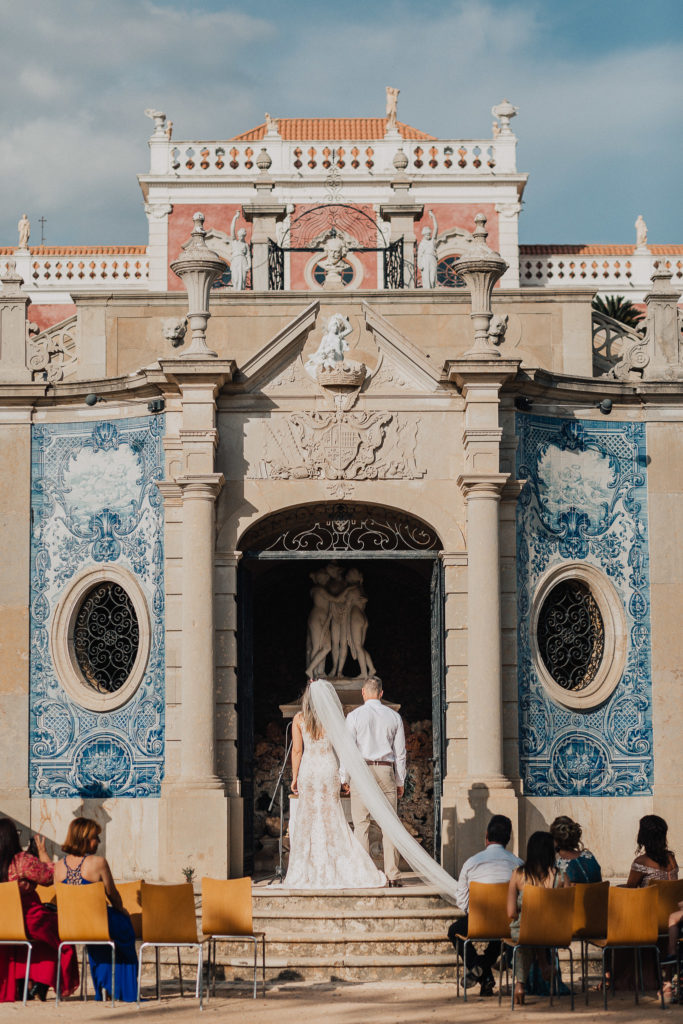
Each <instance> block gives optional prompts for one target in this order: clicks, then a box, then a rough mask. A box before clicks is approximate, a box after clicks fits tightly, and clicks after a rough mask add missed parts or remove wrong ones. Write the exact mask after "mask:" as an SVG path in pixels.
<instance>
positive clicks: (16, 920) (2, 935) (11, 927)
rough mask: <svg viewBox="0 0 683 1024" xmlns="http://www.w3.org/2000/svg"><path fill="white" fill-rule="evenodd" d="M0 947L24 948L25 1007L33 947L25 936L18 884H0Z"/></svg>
mask: <svg viewBox="0 0 683 1024" xmlns="http://www.w3.org/2000/svg"><path fill="white" fill-rule="evenodd" d="M0 946H26V977H25V979H24V1006H26V999H27V996H28V982H29V972H30V970H31V953H32V952H33V945H32V944H31V943H30V942H29V941H28V938H27V936H26V927H25V925H24V911H23V910H22V907H21V893H20V892H19V883H18V882H0Z"/></svg>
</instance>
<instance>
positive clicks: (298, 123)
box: [230, 117, 436, 142]
mask: <svg viewBox="0 0 683 1024" xmlns="http://www.w3.org/2000/svg"><path fill="white" fill-rule="evenodd" d="M275 120H276V121H277V125H278V131H279V133H280V136H281V138H283V139H285V140H286V141H287V142H308V141H311V142H318V141H319V142H342V141H347V142H363V141H370V140H376V139H383V138H384V132H385V130H386V124H387V119H386V117H279V118H276V119H275ZM397 127H398V130H399V132H400V134H401V135H402V136H403V138H404V139H435V138H436V136H435V135H428V134H427V132H421V131H420V129H419V128H413V127H412V126H411V125H409V124H404V123H403V121H397ZM265 134H266V125H265V122H264V123H263V124H259V125H257V126H256V128H251V129H250V130H249V131H248V132H241V133H240V134H239V135H235V136H233V138H232V139H231V140H230V141H231V142H256V141H257V140H259V139H262V138H264V137H265Z"/></svg>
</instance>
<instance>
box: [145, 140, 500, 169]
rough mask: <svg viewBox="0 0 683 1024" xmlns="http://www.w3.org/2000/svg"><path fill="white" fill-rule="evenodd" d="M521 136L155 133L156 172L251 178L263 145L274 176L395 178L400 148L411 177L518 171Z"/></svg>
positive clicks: (152, 145) (153, 164) (152, 143)
mask: <svg viewBox="0 0 683 1024" xmlns="http://www.w3.org/2000/svg"><path fill="white" fill-rule="evenodd" d="M515 145H516V139H515V137H514V136H513V135H512V134H510V135H508V136H500V137H499V138H497V139H495V140H491V139H481V140H465V141H463V140H453V141H444V140H438V141H437V140H431V139H404V138H397V139H393V138H392V139H387V138H385V139H376V140H372V141H368V140H367V139H365V140H362V141H360V140H359V141H357V142H354V141H344V142H341V143H340V142H338V141H337V142H334V141H329V142H321V141H319V140H315V141H310V142H295V141H288V140H284V139H281V138H278V137H270V138H269V137H266V138H263V139H260V140H257V141H250V142H244V141H228V142H180V141H178V142H176V141H167V140H164V139H156V138H154V137H152V139H151V140H150V148H151V167H150V172H151V174H153V175H154V174H161V175H174V176H179V177H181V178H185V177H188V176H193V177H197V176H205V177H209V176H211V177H214V176H220V177H242V176H245V177H249V178H252V177H253V176H254V175H256V174H258V173H259V169H258V166H257V158H258V156H259V154H260V153H261V150H262V149H265V150H266V152H267V153H268V156H269V158H270V160H271V161H272V163H271V165H270V168H269V174H270V175H271V177H273V178H275V179H280V178H285V179H287V178H297V179H298V178H301V177H302V176H304V177H309V176H310V177H313V176H316V177H320V176H323V177H324V176H325V175H326V174H327V173H329V172H330V171H331V170H332V169H333V168H336V169H337V170H339V171H341V172H342V173H343V174H344V175H349V176H357V177H359V178H360V177H365V176H370V175H376V174H382V175H385V176H391V177H393V176H394V175H395V174H396V167H395V166H394V164H393V160H394V157H395V156H396V153H397V151H398V150H399V149H401V150H403V152H404V153H405V156H406V158H407V160H408V164H407V167H406V168H405V173H406V174H408V175H411V176H413V175H417V174H419V175H428V176H440V175H449V176H450V175H458V176H465V175H472V174H474V175H489V174H493V173H494V172H495V174H497V175H500V174H515V173H516V158H515Z"/></svg>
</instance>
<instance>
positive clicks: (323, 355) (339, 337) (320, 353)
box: [306, 313, 353, 377]
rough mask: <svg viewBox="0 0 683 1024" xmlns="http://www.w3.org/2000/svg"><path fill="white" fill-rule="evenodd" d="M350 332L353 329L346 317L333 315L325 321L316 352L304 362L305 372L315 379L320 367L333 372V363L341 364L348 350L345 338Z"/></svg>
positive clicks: (339, 314)
mask: <svg viewBox="0 0 683 1024" xmlns="http://www.w3.org/2000/svg"><path fill="white" fill-rule="evenodd" d="M352 332H353V327H352V326H351V324H350V323H349V321H348V320H347V319H346V317H345V316H342V315H341V313H334V314H333V315H332V316H331V317H330V319H329V320H328V321H327V327H326V328H325V333H324V334H323V336H322V340H321V342H320V344H319V345H318V348H317V350H316V351H315V352H313V354H312V355H310V356H309V357H308V359H307V360H306V371H307V372H308V373H309V374H310V375H311V376H312V377H315V376H316V375H317V372H318V370H319V369H320V368H321V367H322V368H323V369H326V370H333V369H334V366H335V363H343V362H344V353H345V352H348V350H349V343H348V341H347V340H346V338H347V337H348V335H349V334H351V333H352Z"/></svg>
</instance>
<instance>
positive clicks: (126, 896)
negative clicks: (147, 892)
mask: <svg viewBox="0 0 683 1024" xmlns="http://www.w3.org/2000/svg"><path fill="white" fill-rule="evenodd" d="M116 888H117V889H118V891H119V896H120V897H121V902H122V903H123V909H124V910H126V911H127V912H128V916H129V917H130V921H131V924H132V925H133V931H134V932H135V938H136V939H141V938H142V895H141V893H142V882H139V881H138V882H119V884H118V885H117V886H116Z"/></svg>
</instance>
